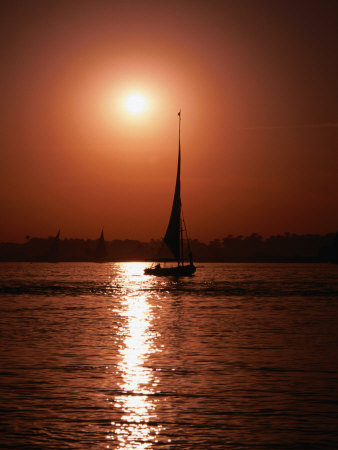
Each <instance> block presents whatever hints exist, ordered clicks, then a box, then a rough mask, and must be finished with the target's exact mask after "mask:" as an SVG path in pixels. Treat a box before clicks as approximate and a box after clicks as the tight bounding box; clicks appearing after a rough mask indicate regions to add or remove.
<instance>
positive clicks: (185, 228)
mask: <svg viewBox="0 0 338 450" xmlns="http://www.w3.org/2000/svg"><path fill="white" fill-rule="evenodd" d="M181 214H182V222H183V225H184V231H185V234H186V236H187V247H188V249H189V251H191V247H190V238H189V236H188V230H187V226H186V224H185V220H184V215H183V208H182V207H181Z"/></svg>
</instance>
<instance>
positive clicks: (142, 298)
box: [0, 263, 338, 449]
mask: <svg viewBox="0 0 338 450" xmlns="http://www.w3.org/2000/svg"><path fill="white" fill-rule="evenodd" d="M144 267H145V264H143V263H125V264H123V263H119V264H111V263H109V264H108V263H107V264H84V263H80V264H71V263H59V264H37V263H33V264H29V263H1V265H0V270H1V275H0V293H1V298H0V310H1V311H0V314H1V317H0V329H1V375H0V398H1V400H0V422H1V427H0V432H1V435H0V436H1V441H0V442H1V448H15V449H17V448H27V449H34V448H39V449H41V448H43V449H67V448H79V449H84V448H92V449H101V448H102V449H105V448H110V449H152V448H163V449H197V448H199V449H228V448H229V449H301V448H307V449H322V448H323V449H324V448H325V449H326V448H330V449H331V448H332V449H334V448H337V447H338V432H337V423H338V392H337V391H338V388H337V379H338V377H337V375H338V374H337V371H338V358H337V344H338V331H337V328H338V327H337V317H338V301H337V300H338V277H337V274H338V266H335V265H325V264H322V265H320V264H318V265H312V264H306V265H297V264H294V265H291V264H290V265H288V264H284V265H278V264H260V265H255V264H201V265H200V267H199V268H198V270H197V272H196V275H195V276H194V277H191V278H183V279H173V278H168V279H166V278H156V277H151V276H145V275H143V269H144Z"/></svg>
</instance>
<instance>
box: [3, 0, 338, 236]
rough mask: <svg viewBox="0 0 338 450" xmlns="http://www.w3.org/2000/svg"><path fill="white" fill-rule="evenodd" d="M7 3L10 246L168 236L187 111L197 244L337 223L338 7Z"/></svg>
mask: <svg viewBox="0 0 338 450" xmlns="http://www.w3.org/2000/svg"><path fill="white" fill-rule="evenodd" d="M0 8H1V11H0V15H1V19H0V20H1V31H0V33H1V40H0V42H1V44H0V45H1V67H2V69H1V73H0V82H1V102H0V116H1V121H0V124H1V125H0V126H1V134H0V135H1V147H0V148H1V150H0V180H1V190H0V208H1V212H2V220H1V221H0V242H1V241H2V242H4V241H12V242H24V241H25V238H26V236H35V237H48V236H52V235H55V234H56V233H57V231H58V229H61V238H63V239H64V238H91V239H95V238H98V237H99V235H100V232H101V228H102V227H104V231H105V238H106V239H107V240H111V239H127V238H128V239H139V240H145V241H147V240H149V239H151V238H160V237H162V236H163V235H164V233H165V229H166V226H167V222H168V220H169V215H170V209H171V203H172V199H173V193H174V185H175V176H176V164H177V150H178V116H177V113H178V111H179V110H180V109H181V111H182V123H181V127H182V128H181V148H182V203H183V211H184V217H185V222H186V224H187V227H188V232H189V235H190V237H192V238H198V239H200V240H202V241H206V242H207V241H209V240H211V239H214V238H222V237H224V236H227V235H228V234H233V235H248V234H251V233H254V232H255V233H259V234H261V235H263V236H270V235H272V234H283V233H284V232H291V233H299V234H305V233H306V234H307V233H311V234H312V233H319V234H325V233H329V232H335V231H337V229H338V207H337V206H338V201H337V200H338V176H337V173H338V87H337V86H338V83H337V80H338V2H337V1H336V0H335V1H333V0H332V1H330V0H323V1H319V0H318V1H306V2H305V1H300V0H299V1H288V0H286V1H277V2H271V1H264V0H261V1H259V0H251V1H247V0H241V1H236V0H229V1H227V0H224V1H213V0H210V1H199V0H195V1H187V0H182V1H177V0H171V1H170V2H168V1H161V0H157V1H154V0H145V1H143V0H139V1H136V0H123V1H122V0H116V1H113V0H110V1H108V0H106V1H103V0H96V1H94V0H93V1H85V0H82V1H72V0H70V1H62V0H61V1H55V2H45V1H32V0H26V1H17V0H13V1H5V2H2V3H1V7H0ZM134 93H138V94H139V95H141V96H142V98H143V99H145V101H146V108H145V110H144V111H142V112H140V113H139V114H134V113H133V112H132V111H129V110H128V109H127V108H126V104H125V102H126V99H128V96H130V95H132V94H134Z"/></svg>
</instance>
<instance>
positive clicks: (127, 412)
mask: <svg viewBox="0 0 338 450" xmlns="http://www.w3.org/2000/svg"><path fill="white" fill-rule="evenodd" d="M144 267H145V264H144V263H126V264H121V281H122V280H123V284H124V287H125V289H124V292H126V294H125V295H124V296H123V297H122V299H121V304H120V308H119V309H116V310H115V311H114V312H115V313H116V314H118V315H119V316H120V318H121V319H122V320H121V326H120V327H119V329H118V331H117V339H119V343H118V349H119V356H120V358H119V362H118V364H117V373H116V375H117V376H118V377H119V378H120V379H121V382H120V383H118V384H119V391H120V392H119V395H116V396H115V398H114V407H115V408H117V409H119V410H120V411H121V418H120V421H116V422H112V423H111V425H112V426H113V428H112V429H111V430H110V434H109V435H108V436H107V439H112V440H114V441H115V442H117V443H118V446H117V447H114V448H120V449H122V448H123V449H132V448H140V449H143V448H150V447H151V446H152V442H156V436H157V435H158V434H159V433H160V432H162V431H163V427H162V426H161V425H157V424H156V422H157V415H156V400H154V394H155V393H156V386H157V385H158V381H159V380H158V378H157V377H156V372H154V371H153V370H152V369H150V368H148V367H147V366H146V364H147V359H148V357H149V355H150V354H152V353H156V352H160V351H161V349H159V348H157V347H156V344H155V341H154V338H155V337H156V335H155V333H154V332H152V331H151V329H150V327H151V322H152V319H153V315H154V313H153V308H152V306H151V304H150V303H149V298H148V297H147V295H146V294H144V293H141V292H140V284H142V285H143V284H144V283H147V280H149V277H148V276H145V275H143V271H144ZM150 424H151V425H150ZM107 448H109V445H108V446H107Z"/></svg>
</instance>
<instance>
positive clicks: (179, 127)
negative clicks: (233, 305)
mask: <svg viewBox="0 0 338 450" xmlns="http://www.w3.org/2000/svg"><path fill="white" fill-rule="evenodd" d="M178 155H179V165H180V174H179V176H180V187H181V110H180V112H179V113H178ZM180 194H181V192H180ZM181 214H182V206H181V210H180V253H181V258H180V262H181V264H182V266H183V264H184V261H183V223H182V217H181Z"/></svg>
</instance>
